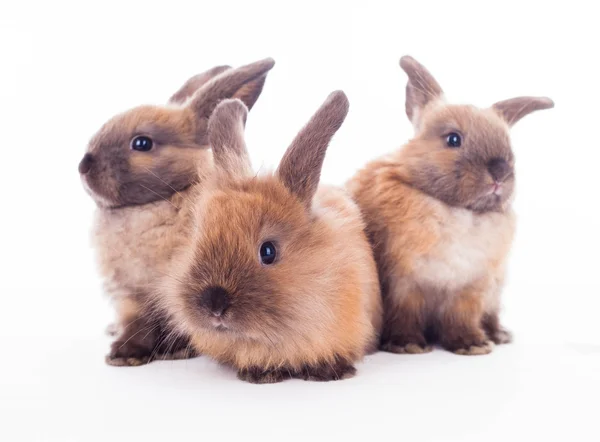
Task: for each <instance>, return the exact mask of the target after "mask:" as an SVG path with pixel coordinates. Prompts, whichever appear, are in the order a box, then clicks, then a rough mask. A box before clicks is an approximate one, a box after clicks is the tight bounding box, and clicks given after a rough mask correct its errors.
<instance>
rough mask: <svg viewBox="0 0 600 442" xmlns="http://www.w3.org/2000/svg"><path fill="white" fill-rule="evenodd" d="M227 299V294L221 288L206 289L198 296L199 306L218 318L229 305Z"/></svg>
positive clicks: (228, 296)
mask: <svg viewBox="0 0 600 442" xmlns="http://www.w3.org/2000/svg"><path fill="white" fill-rule="evenodd" d="M229 298H230V295H229V292H228V291H227V290H225V289H224V288H223V287H218V286H215V287H208V288H207V289H204V291H203V292H202V294H201V295H200V305H201V306H202V307H204V308H206V309H207V310H208V311H210V313H211V314H212V315H213V316H215V317H217V318H218V317H219V316H221V315H222V314H223V313H225V310H227V309H228V308H229V306H230V305H231V303H230V302H229Z"/></svg>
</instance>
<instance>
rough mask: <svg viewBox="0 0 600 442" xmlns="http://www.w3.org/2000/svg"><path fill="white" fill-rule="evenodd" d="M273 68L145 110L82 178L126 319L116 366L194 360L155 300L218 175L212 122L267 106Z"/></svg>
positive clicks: (194, 87)
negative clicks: (224, 111) (202, 196)
mask: <svg viewBox="0 0 600 442" xmlns="http://www.w3.org/2000/svg"><path fill="white" fill-rule="evenodd" d="M273 64H274V62H273V60H272V59H265V60H262V61H259V62H256V63H253V64H250V65H247V66H243V67H240V68H237V69H230V68H228V67H227V66H219V67H216V68H213V69H211V70H210V71H207V72H205V73H204V74H200V75H197V76H195V77H192V78H190V79H189V80H188V81H187V82H186V83H185V84H184V85H183V87H182V88H181V89H180V90H179V91H178V92H176V93H175V94H174V95H173V96H172V97H171V100H170V103H169V104H168V105H167V106H140V107H137V108H134V109H132V110H129V111H127V112H125V113H123V114H120V115H117V116H116V117H114V118H113V119H111V120H110V121H108V122H107V123H106V124H105V125H104V126H103V127H102V128H101V129H100V130H99V132H98V133H97V134H96V135H95V136H94V137H93V138H92V140H91V141H90V143H89V146H88V149H87V153H86V154H85V156H84V157H83V159H82V160H81V162H80V164H79V172H80V174H81V178H82V181H83V184H84V187H85V188H86V189H87V190H88V192H89V193H90V195H91V196H92V198H93V199H94V200H95V201H96V203H97V206H98V209H97V213H96V221H95V226H94V231H93V238H94V245H95V248H96V252H97V259H98V261H99V266H100V273H101V275H102V277H103V279H104V284H105V291H106V293H107V294H108V295H109V296H110V298H112V300H113V301H114V303H115V306H116V309H117V327H116V332H117V335H118V336H117V338H116V340H115V341H114V342H113V344H112V346H111V351H110V353H109V354H108V356H107V357H106V361H107V363H109V364H111V365H139V364H143V363H146V362H149V361H151V360H152V359H154V358H162V359H165V358H178V357H186V356H188V353H189V352H188V351H187V347H188V340H187V338H186V337H184V336H179V335H176V334H175V333H171V330H169V329H168V328H167V327H166V322H165V318H164V314H163V312H161V311H160V310H158V309H156V308H155V306H154V305H152V303H151V302H150V297H149V293H150V292H152V291H153V290H155V282H156V281H157V279H159V277H161V276H162V275H163V274H164V272H165V269H166V265H167V264H168V262H169V260H170V258H171V256H172V254H173V253H174V250H175V249H176V248H177V247H178V246H180V245H182V244H183V243H185V241H186V239H187V231H188V223H189V221H190V217H189V207H188V202H189V201H190V199H189V196H188V195H189V193H190V191H191V189H192V188H193V187H194V185H195V184H196V183H198V182H201V181H202V179H203V178H204V176H205V175H207V174H210V173H211V172H212V169H213V165H212V152H211V151H210V149H209V143H208V137H207V124H208V118H209V117H210V114H211V113H212V111H213V109H214V108H215V106H216V105H217V104H218V103H219V101H220V100H222V99H225V98H232V97H235V98H240V99H241V100H243V101H244V102H245V103H246V104H247V105H248V106H249V107H252V106H253V105H254V103H255V102H256V100H257V99H258V97H259V95H260V93H261V91H262V88H263V85H264V82H265V78H266V75H267V73H268V71H269V70H270V69H271V68H272V67H273Z"/></svg>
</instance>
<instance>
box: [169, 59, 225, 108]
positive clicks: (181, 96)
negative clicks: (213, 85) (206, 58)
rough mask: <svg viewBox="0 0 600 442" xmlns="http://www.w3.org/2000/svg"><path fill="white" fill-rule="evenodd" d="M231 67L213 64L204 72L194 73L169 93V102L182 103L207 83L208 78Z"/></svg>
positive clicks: (210, 78)
mask: <svg viewBox="0 0 600 442" xmlns="http://www.w3.org/2000/svg"><path fill="white" fill-rule="evenodd" d="M229 69H231V66H215V67H214V68H212V69H209V70H208V71H206V72H202V73H201V74H197V75H194V76H193V77H191V78H189V79H188V80H187V81H186V82H185V83H184V84H183V86H181V88H180V89H179V90H178V91H177V92H175V93H174V94H173V95H171V98H169V103H173V104H183V103H185V101H186V100H187V99H188V98H190V97H191V96H192V95H194V93H195V92H196V91H197V90H198V89H200V88H201V87H202V86H204V85H205V84H206V83H208V82H209V81H210V80H212V79H213V78H215V77H216V76H217V75H219V74H221V73H223V72H225V71H227V70H229Z"/></svg>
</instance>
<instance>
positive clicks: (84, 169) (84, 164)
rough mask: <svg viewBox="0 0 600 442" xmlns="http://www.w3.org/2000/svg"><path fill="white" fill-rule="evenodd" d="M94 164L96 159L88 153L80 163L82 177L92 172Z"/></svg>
mask: <svg viewBox="0 0 600 442" xmlns="http://www.w3.org/2000/svg"><path fill="white" fill-rule="evenodd" d="M93 163H94V157H93V156H92V155H91V154H89V153H86V154H85V155H84V156H83V158H82V159H81V161H80V162H79V173H80V174H82V175H85V174H86V173H88V172H89V171H90V169H91V168H92V164H93Z"/></svg>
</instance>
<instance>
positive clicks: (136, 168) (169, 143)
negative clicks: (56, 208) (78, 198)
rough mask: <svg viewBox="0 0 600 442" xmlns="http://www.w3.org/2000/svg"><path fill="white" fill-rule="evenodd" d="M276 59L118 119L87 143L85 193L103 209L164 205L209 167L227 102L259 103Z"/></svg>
mask: <svg viewBox="0 0 600 442" xmlns="http://www.w3.org/2000/svg"><path fill="white" fill-rule="evenodd" d="M273 65H274V61H273V60H272V59H265V60H262V61H258V62H256V63H252V64H250V65H247V66H243V67H240V68H237V69H230V68H229V67H227V66H218V67H215V68H213V69H211V70H209V71H207V72H205V73H203V74H199V75H197V76H195V77H192V78H190V79H189V80H188V81H187V82H186V83H185V84H184V85H183V86H182V87H181V89H180V90H179V91H177V92H176V93H175V94H174V95H173V96H172V97H171V99H170V102H169V104H168V105H167V106H149V105H146V106H139V107H136V108H134V109H131V110H129V111H127V112H124V113H122V114H120V115H117V116H115V117H114V118H112V119H111V120H109V121H108V122H107V123H105V124H104V126H102V128H101V129H100V130H99V131H98V132H97V133H96V135H94V137H93V138H92V139H91V141H90V142H89V145H88V148H87V152H86V154H85V155H84V157H83V159H82V160H81V162H80V163H79V173H80V175H81V178H82V181H83V184H84V187H85V188H86V190H88V192H89V193H90V195H91V196H92V197H93V198H94V200H95V201H96V203H97V204H98V205H99V206H101V207H112V208H114V207H122V206H133V205H139V204H146V203H150V202H153V201H157V200H160V199H166V198H168V197H170V196H171V195H173V194H174V193H176V192H177V191H180V190H182V189H185V188H186V187H188V186H189V185H191V184H192V183H193V182H194V181H195V180H196V179H197V177H198V170H199V166H198V164H200V168H201V167H202V164H203V163H204V164H205V165H206V167H210V164H211V158H210V152H209V150H208V148H209V145H208V137H207V125H208V118H209V117H210V115H211V113H212V111H213V109H214V108H215V106H216V105H217V104H218V103H219V101H221V100H223V99H226V98H239V99H241V100H242V101H243V102H244V103H246V104H247V106H248V107H252V106H253V105H254V103H255V102H256V100H257V99H258V97H259V95H260V93H261V91H262V88H263V85H264V82H265V79H266V75H267V73H268V71H269V70H270V69H271V68H272V67H273Z"/></svg>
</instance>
